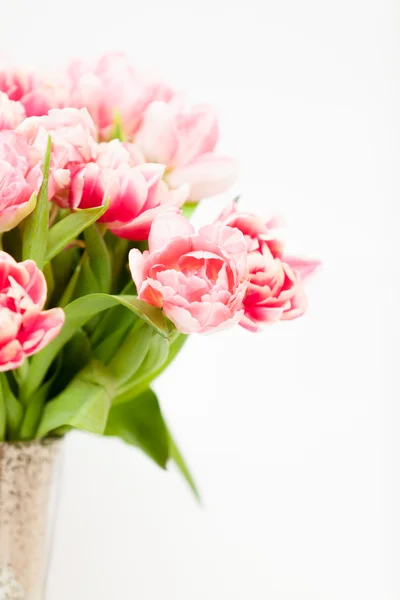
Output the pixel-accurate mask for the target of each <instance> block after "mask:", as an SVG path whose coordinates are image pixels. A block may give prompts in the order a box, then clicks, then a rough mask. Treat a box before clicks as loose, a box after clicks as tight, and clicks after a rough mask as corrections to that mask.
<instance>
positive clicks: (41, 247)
mask: <svg viewBox="0 0 400 600" xmlns="http://www.w3.org/2000/svg"><path fill="white" fill-rule="evenodd" d="M60 79H61V80H60ZM218 136H219V132H218V122H217V119H216V116H215V114H214V112H213V110H212V109H211V108H210V107H209V106H206V105H199V106H190V105H188V104H187V102H186V101H185V100H184V99H183V97H182V95H181V94H178V93H177V92H176V91H175V90H173V89H172V88H171V87H170V86H168V85H166V84H165V83H163V82H159V81H154V80H150V79H148V78H145V77H143V76H142V75H141V74H139V73H137V72H136V71H135V70H134V69H133V68H132V67H131V65H130V64H129V62H128V61H127V59H126V58H125V57H124V56H122V55H119V54H112V55H107V56H105V57H103V58H101V59H100V60H99V61H97V62H95V63H94V64H86V63H83V62H81V61H74V62H73V63H72V64H71V65H70V66H69V67H68V69H67V70H66V71H65V74H64V75H63V76H62V77H61V78H58V80H57V81H54V82H51V81H44V80H42V79H41V78H40V77H38V76H36V74H32V73H23V72H21V71H19V70H15V69H12V68H4V69H2V70H1V69H0V234H1V251H0V381H1V385H0V441H15V440H34V439H41V438H44V437H47V436H51V437H54V436H61V435H64V434H65V433H67V432H68V431H70V430H71V429H73V428H76V429H82V430H85V431H89V432H93V433H96V434H105V435H110V436H119V437H121V438H122V439H123V440H125V441H126V442H128V443H131V444H133V445H136V446H138V447H140V448H141V449H142V450H144V451H145V452H146V453H147V454H148V455H149V456H150V457H151V458H153V459H154V460H155V461H156V462H157V463H158V464H159V465H160V466H162V467H165V466H166V464H167V462H168V461H169V459H172V460H175V462H176V463H177V464H178V466H179V467H180V468H181V470H182V472H183V474H184V475H185V476H186V478H187V479H188V481H189V483H190V484H191V485H192V487H193V482H192V480H191V478H190V475H189V474H188V471H187V468H186V467H185V465H184V463H183V459H182V457H181V456H180V454H179V453H178V450H177V447H176V444H175V443H174V442H173V440H172V438H171V435H170V433H169V431H168V429H167V426H166V424H165V421H164V419H163V416H162V414H161V411H160V408H159V405H158V401H157V398H156V396H155V394H154V392H153V391H152V390H151V388H150V385H151V383H152V382H153V380H154V379H155V378H156V377H157V376H158V375H159V374H160V373H161V372H162V371H163V370H164V369H165V368H166V367H167V366H168V365H169V363H170V362H171V361H172V360H173V359H174V357H175V356H176V355H177V353H178V352H179V351H180V349H181V348H182V346H183V344H184V342H185V340H186V338H187V336H188V335H189V334H191V333H199V334H202V333H214V332H217V331H221V330H223V329H226V328H228V327H232V326H241V327H244V328H246V329H247V330H249V331H252V332H255V331H260V330H262V329H264V330H265V328H266V326H267V325H268V324H270V323H274V322H277V321H283V320H291V319H294V318H295V317H299V316H300V315H302V314H303V313H304V312H305V310H306V306H307V302H306V296H305V291H304V284H305V282H306V280H307V279H308V277H309V276H310V275H311V274H312V273H313V271H314V270H315V269H316V268H317V266H318V261H315V260H305V259H300V258H295V257H293V256H287V255H286V253H285V248H284V244H283V242H282V240H281V237H280V235H279V234H280V230H281V224H280V223H279V222H278V220H277V219H269V220H263V219H261V218H260V217H259V216H257V215H254V214H250V213H246V212H241V211H240V210H239V209H238V206H237V205H236V203H235V202H233V203H229V204H228V205H227V207H226V209H225V210H224V211H223V213H222V214H221V215H220V216H219V217H217V216H216V219H215V221H214V222H213V223H210V224H205V225H204V226H203V227H201V228H200V229H199V230H198V231H196V230H195V229H194V227H193V225H192V224H191V223H190V221H189V220H188V219H187V218H186V216H185V215H189V214H191V212H192V211H193V209H194V207H195V203H197V202H199V201H200V200H201V199H203V198H205V197H209V196H213V195H215V194H217V193H220V192H223V191H225V190H227V189H228V188H229V187H230V185H231V184H232V183H233V182H234V181H235V177H236V171H237V168H236V162H235V161H234V160H233V159H232V158H230V157H228V156H221V155H220V154H219V153H218V151H217V149H216V147H217V142H218ZM210 341H211V340H210Z"/></svg>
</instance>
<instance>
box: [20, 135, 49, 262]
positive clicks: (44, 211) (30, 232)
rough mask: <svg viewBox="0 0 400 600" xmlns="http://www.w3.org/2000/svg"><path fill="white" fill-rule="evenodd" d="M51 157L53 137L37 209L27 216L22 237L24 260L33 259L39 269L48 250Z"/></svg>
mask: <svg viewBox="0 0 400 600" xmlns="http://www.w3.org/2000/svg"><path fill="white" fill-rule="evenodd" d="M50 157H51V138H50V136H49V140H48V143H47V150H46V155H45V158H44V163H43V183H42V185H41V188H40V190H39V195H38V198H37V203H36V208H35V210H34V211H33V212H32V213H31V214H30V215H29V216H28V217H27V218H26V220H25V228H24V234H23V239H22V258H23V260H27V259H29V258H30V259H32V260H34V261H35V262H36V264H37V266H38V267H39V269H42V268H43V265H44V262H45V256H46V252H47V236H48V226H49V195H48V182H49V171H50Z"/></svg>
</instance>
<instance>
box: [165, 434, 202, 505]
mask: <svg viewBox="0 0 400 600" xmlns="http://www.w3.org/2000/svg"><path fill="white" fill-rule="evenodd" d="M168 437H169V454H170V459H171V461H173V462H174V463H175V464H176V466H177V467H178V469H179V471H180V472H181V474H182V476H183V478H184V479H185V481H186V482H187V483H188V484H189V487H190V489H191V490H192V492H193V494H194V495H195V497H196V499H197V500H198V501H200V500H201V498H200V494H199V491H198V489H197V486H196V483H195V481H194V479H193V477H192V475H191V474H190V471H189V468H188V466H187V464H186V462H185V460H184V458H183V456H182V454H181V453H180V451H179V448H178V446H177V445H176V443H175V441H174V439H173V438H172V435H171V432H168Z"/></svg>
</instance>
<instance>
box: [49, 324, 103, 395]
mask: <svg viewBox="0 0 400 600" xmlns="http://www.w3.org/2000/svg"><path fill="white" fill-rule="evenodd" d="M91 354H92V352H91V347H90V342H89V338H88V336H87V335H86V333H85V332H84V331H83V329H78V330H77V331H76V333H75V334H74V335H73V336H72V338H71V339H70V340H69V342H67V344H65V346H64V348H63V350H62V351H61V353H60V354H59V355H58V357H59V361H60V365H59V369H58V372H57V377H56V378H55V379H54V382H53V385H52V386H51V396H53V397H54V396H56V395H57V394H60V393H61V392H62V390H63V389H64V388H65V387H66V386H67V385H68V383H69V382H70V381H71V379H73V378H74V376H75V375H76V374H77V373H78V372H79V371H80V370H81V369H82V368H83V367H84V366H86V365H87V364H88V362H89V361H90V360H91V359H92V358H93V357H92V355H91ZM40 389H42V388H40Z"/></svg>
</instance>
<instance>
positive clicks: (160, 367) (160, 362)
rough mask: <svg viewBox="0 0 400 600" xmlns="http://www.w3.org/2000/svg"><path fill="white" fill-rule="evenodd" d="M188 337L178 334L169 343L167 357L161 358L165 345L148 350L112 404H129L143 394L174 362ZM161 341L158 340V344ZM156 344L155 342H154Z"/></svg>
mask: <svg viewBox="0 0 400 600" xmlns="http://www.w3.org/2000/svg"><path fill="white" fill-rule="evenodd" d="M187 338H188V336H187V335H184V334H183V333H178V334H177V335H176V337H175V338H174V339H173V340H172V341H171V342H170V344H169V350H168V353H167V356H165V355H164V356H163V354H164V352H165V350H166V348H165V346H166V345H165V344H158V345H157V347H156V348H154V347H152V348H150V351H149V354H148V357H146V359H145V361H144V362H143V364H142V365H141V367H140V368H139V369H138V371H137V373H136V374H135V376H134V377H133V379H132V380H130V381H128V382H127V383H126V384H125V385H124V386H122V387H121V388H120V389H119V390H118V394H117V396H116V397H115V399H114V404H123V403H124V402H129V401H130V400H132V398H135V397H136V396H138V395H139V394H141V393H142V392H144V391H145V390H146V389H147V388H148V387H149V385H150V383H151V382H152V381H154V379H156V378H157V377H158V376H159V375H160V374H161V373H162V372H163V371H164V370H165V369H166V368H167V367H168V365H169V364H170V363H171V362H172V361H173V360H174V358H175V356H176V355H177V354H178V352H179V351H180V349H181V348H182V347H183V344H184V343H185V342H186V340H187ZM161 341H163V340H160V342H161ZM155 343H156V340H155Z"/></svg>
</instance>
